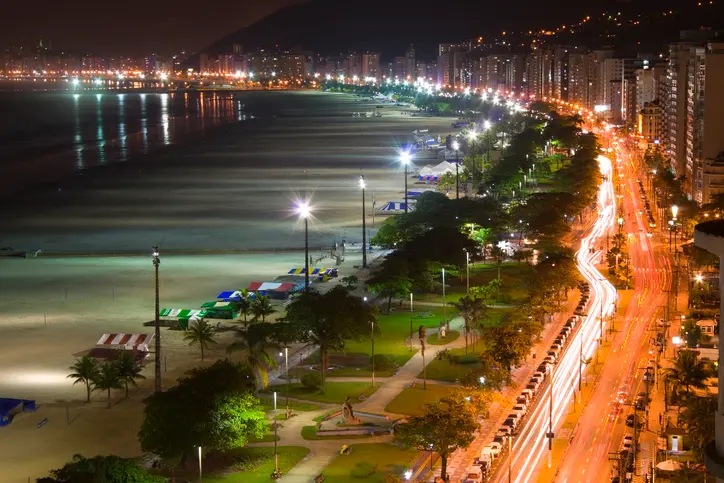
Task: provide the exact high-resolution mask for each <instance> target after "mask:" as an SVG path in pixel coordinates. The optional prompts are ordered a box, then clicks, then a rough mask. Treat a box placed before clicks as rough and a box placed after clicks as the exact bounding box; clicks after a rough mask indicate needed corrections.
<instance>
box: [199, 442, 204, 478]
mask: <svg viewBox="0 0 724 483" xmlns="http://www.w3.org/2000/svg"><path fill="white" fill-rule="evenodd" d="M203 480H204V475H203V470H202V468H201V446H199V483H201V482H202V481H203Z"/></svg>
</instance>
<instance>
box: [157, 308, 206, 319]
mask: <svg viewBox="0 0 724 483" xmlns="http://www.w3.org/2000/svg"><path fill="white" fill-rule="evenodd" d="M206 313H207V311H206V310H203V309H161V311H160V312H159V313H158V315H160V316H161V317H176V318H179V319H190V318H191V317H195V318H197V319H203V318H204V317H205V316H206Z"/></svg>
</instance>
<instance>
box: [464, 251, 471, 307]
mask: <svg viewBox="0 0 724 483" xmlns="http://www.w3.org/2000/svg"><path fill="white" fill-rule="evenodd" d="M465 295H467V296H470V252H469V251H467V249H466V250H465Z"/></svg>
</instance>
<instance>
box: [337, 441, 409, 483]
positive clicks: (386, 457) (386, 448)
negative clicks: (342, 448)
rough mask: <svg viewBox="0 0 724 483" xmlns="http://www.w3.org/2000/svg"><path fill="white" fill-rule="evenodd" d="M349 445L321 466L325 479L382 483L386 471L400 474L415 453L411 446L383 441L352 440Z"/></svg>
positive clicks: (343, 482)
mask: <svg viewBox="0 0 724 483" xmlns="http://www.w3.org/2000/svg"><path fill="white" fill-rule="evenodd" d="M351 448H352V453H351V454H349V455H346V456H342V455H338V456H337V457H336V458H335V459H334V461H332V463H330V464H329V466H327V467H326V468H325V469H324V471H323V473H324V476H325V478H326V479H325V480H324V481H325V483H348V482H350V481H364V482H366V483H383V482H384V478H385V475H387V474H390V473H392V474H395V475H397V476H402V473H403V472H404V471H405V470H406V469H407V468H408V467H409V465H410V462H411V461H412V460H413V459H414V458H415V457H416V456H417V454H418V452H417V451H415V450H409V449H403V448H401V447H399V446H397V445H393V444H384V443H373V444H355V445H352V446H351Z"/></svg>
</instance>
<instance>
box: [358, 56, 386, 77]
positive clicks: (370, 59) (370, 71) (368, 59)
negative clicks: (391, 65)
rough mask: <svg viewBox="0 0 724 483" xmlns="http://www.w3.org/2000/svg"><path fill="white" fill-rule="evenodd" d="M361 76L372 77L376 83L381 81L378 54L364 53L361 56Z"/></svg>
mask: <svg viewBox="0 0 724 483" xmlns="http://www.w3.org/2000/svg"><path fill="white" fill-rule="evenodd" d="M362 76H363V77H372V78H374V79H375V80H377V81H378V82H379V81H380V80H381V79H382V70H381V69H380V54H379V53H377V52H365V53H364V54H362Z"/></svg>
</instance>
